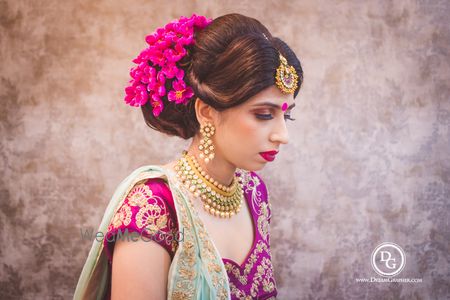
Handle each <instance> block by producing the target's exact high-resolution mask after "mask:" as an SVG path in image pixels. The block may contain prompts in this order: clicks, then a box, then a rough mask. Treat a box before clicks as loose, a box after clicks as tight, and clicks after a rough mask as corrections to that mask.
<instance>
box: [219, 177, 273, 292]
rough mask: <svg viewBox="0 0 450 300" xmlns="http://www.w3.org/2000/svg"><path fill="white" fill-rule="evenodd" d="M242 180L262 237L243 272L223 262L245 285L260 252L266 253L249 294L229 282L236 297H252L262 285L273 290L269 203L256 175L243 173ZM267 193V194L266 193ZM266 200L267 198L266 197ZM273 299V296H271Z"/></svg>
mask: <svg viewBox="0 0 450 300" xmlns="http://www.w3.org/2000/svg"><path fill="white" fill-rule="evenodd" d="M243 176H244V178H245V179H244V182H246V185H245V187H244V191H246V192H250V193H251V197H252V205H253V209H254V211H255V212H256V214H257V215H258V219H257V227H258V231H259V233H260V235H261V237H262V238H263V240H260V241H259V242H258V243H257V244H256V246H255V250H254V251H253V253H252V254H251V255H250V257H249V260H248V262H247V264H246V265H245V268H244V272H243V274H241V270H240V268H239V267H236V266H235V265H234V264H231V263H229V262H226V263H225V268H226V269H227V272H230V273H231V274H233V275H234V276H235V277H236V278H237V279H238V280H239V282H240V283H241V284H243V285H246V284H247V283H248V282H247V278H248V274H250V272H251V270H252V269H253V267H254V264H255V263H256V261H257V259H258V255H259V254H260V253H263V252H265V253H267V254H268V257H269V258H267V257H264V258H263V259H262V261H261V263H260V264H259V265H258V266H257V272H256V273H255V275H254V277H253V279H252V285H251V289H250V295H247V294H246V293H245V292H243V291H242V290H240V289H238V288H237V287H236V286H235V285H234V284H233V283H231V282H230V291H231V294H232V295H234V296H236V297H237V298H238V299H254V297H256V296H257V294H258V290H259V287H260V286H261V285H262V289H263V291H264V292H272V291H274V290H275V278H274V275H273V265H272V262H271V260H270V257H271V254H270V248H269V222H268V221H269V218H270V211H269V210H270V209H271V207H270V203H268V202H264V201H262V199H261V192H260V191H258V190H257V187H258V186H259V184H260V180H259V178H258V177H256V176H254V177H252V176H251V175H250V173H249V172H246V173H244V174H243ZM267 195H268V194H267ZM267 200H268V199H267ZM273 299H274V298H273Z"/></svg>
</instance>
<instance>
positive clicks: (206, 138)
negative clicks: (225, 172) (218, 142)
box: [198, 122, 216, 163]
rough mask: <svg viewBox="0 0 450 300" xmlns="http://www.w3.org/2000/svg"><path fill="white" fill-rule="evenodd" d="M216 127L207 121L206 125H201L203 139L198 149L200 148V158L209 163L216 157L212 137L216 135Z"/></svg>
mask: <svg viewBox="0 0 450 300" xmlns="http://www.w3.org/2000/svg"><path fill="white" fill-rule="evenodd" d="M215 131H216V128H215V127H214V125H212V124H211V123H209V122H207V123H206V124H205V125H201V127H200V133H201V134H202V139H201V140H200V145H198V150H200V155H199V156H200V158H201V159H203V160H204V161H205V163H209V162H210V161H211V160H212V159H213V158H214V155H215V154H214V145H213V142H212V139H211V137H212V136H213V135H214V132H215Z"/></svg>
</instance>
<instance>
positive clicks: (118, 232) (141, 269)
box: [104, 178, 178, 299]
mask: <svg viewBox="0 0 450 300" xmlns="http://www.w3.org/2000/svg"><path fill="white" fill-rule="evenodd" d="M177 231H178V225H177V220H176V213H175V211H174V206H173V198H172V195H171V192H170V190H169V188H168V187H167V185H165V184H164V181H163V180H162V179H160V178H153V179H149V180H147V181H146V182H145V183H144V182H142V183H139V184H136V185H135V186H134V187H133V188H132V189H131V191H130V192H129V193H128V195H127V197H126V198H125V199H124V201H123V203H122V204H121V205H120V207H119V208H118V209H117V212H116V213H115V215H114V217H113V218H112V220H111V223H110V225H109V227H108V232H107V235H106V239H105V244H104V245H105V249H106V252H107V255H108V259H109V263H110V265H111V269H112V271H111V299H166V292H167V276H168V272H169V268H170V264H171V260H172V259H171V258H172V257H173V255H174V252H175V251H176V248H177V246H178V243H177V240H176V239H175V238H174V237H175V236H176V232H177Z"/></svg>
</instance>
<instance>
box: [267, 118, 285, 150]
mask: <svg viewBox="0 0 450 300" xmlns="http://www.w3.org/2000/svg"><path fill="white" fill-rule="evenodd" d="M269 140H270V141H271V142H272V143H279V144H287V143H288V142H289V133H288V130H287V127H286V121H285V120H284V118H282V119H281V121H279V122H276V125H275V127H274V128H273V130H272V132H271V133H270V137H269Z"/></svg>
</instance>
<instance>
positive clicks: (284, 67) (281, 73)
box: [275, 53, 298, 94]
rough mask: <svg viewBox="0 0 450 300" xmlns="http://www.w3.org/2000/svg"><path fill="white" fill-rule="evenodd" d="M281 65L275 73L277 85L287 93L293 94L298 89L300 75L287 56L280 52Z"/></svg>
mask: <svg viewBox="0 0 450 300" xmlns="http://www.w3.org/2000/svg"><path fill="white" fill-rule="evenodd" d="M279 57H280V65H279V66H278V68H277V73H276V75H275V79H276V84H277V87H278V88H279V89H280V90H281V91H282V92H283V93H286V94H293V93H294V92H295V90H296V89H297V83H298V75H297V71H295V68H294V67H293V66H289V65H288V62H287V60H286V58H285V57H284V56H283V55H281V53H280V56H279Z"/></svg>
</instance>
